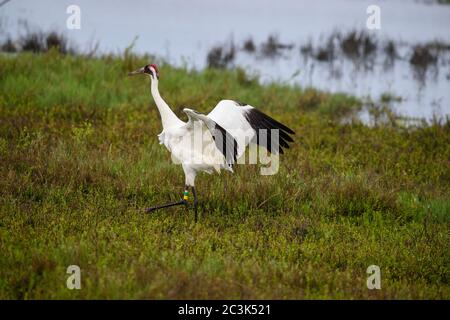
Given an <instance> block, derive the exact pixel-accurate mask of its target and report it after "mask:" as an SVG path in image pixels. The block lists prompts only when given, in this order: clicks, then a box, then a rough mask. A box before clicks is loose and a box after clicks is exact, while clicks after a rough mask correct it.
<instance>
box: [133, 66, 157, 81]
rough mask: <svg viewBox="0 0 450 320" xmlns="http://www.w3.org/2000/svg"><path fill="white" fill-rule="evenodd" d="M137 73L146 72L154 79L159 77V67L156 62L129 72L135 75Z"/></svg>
mask: <svg viewBox="0 0 450 320" xmlns="http://www.w3.org/2000/svg"><path fill="white" fill-rule="evenodd" d="M137 74H146V75H149V76H150V78H152V79H159V73H158V67H157V66H156V64H148V65H146V66H144V67H142V68H139V69H137V70H135V71H132V72H129V73H128V75H129V76H135V75H137Z"/></svg>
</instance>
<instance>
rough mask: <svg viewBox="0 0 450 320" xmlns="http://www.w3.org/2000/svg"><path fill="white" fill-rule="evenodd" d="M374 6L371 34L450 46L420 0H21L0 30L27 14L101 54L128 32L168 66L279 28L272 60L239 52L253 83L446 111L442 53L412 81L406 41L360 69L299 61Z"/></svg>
mask: <svg viewBox="0 0 450 320" xmlns="http://www.w3.org/2000/svg"><path fill="white" fill-rule="evenodd" d="M71 4H77V5H79V6H80V8H81V29H80V30H68V29H67V28H66V19H67V17H68V14H66V8H67V6H68V5H71ZM370 4H377V5H379V6H380V8H381V29H380V30H375V31H368V30H367V31H368V32H370V33H372V34H374V35H375V36H376V37H377V38H378V39H380V40H383V39H392V40H395V41H396V43H398V44H401V43H409V44H417V43H423V42H428V41H432V40H441V41H444V42H446V43H450V32H449V31H450V6H444V5H436V4H426V3H424V2H419V1H407V0H390V1H374V0H372V1H358V0H339V1H336V0H330V1H325V0H320V1H298V0H278V1H268V0H247V1H238V0H228V1H220V2H219V1H208V0H190V1H183V0H165V1H145V0H135V1H133V2H132V4H130V2H126V1H88V0H83V1H73V0H72V1H56V0H53V1H52V0H41V1H31V0H30V1H20V0H12V1H10V2H8V3H7V4H5V5H4V6H2V7H1V8H0V19H1V24H0V26H1V32H0V37H1V38H6V37H7V36H11V37H12V38H16V37H17V36H18V35H20V32H21V30H22V29H23V28H21V26H20V22H19V21H20V20H24V21H27V23H28V25H29V26H30V29H31V30H32V29H33V28H35V27H36V28H39V29H40V30H58V31H60V32H64V33H65V34H66V35H67V36H68V37H69V39H71V40H73V42H74V43H76V44H79V45H81V49H82V50H83V49H84V50H89V48H92V47H94V45H95V43H96V42H97V41H98V42H99V49H98V52H99V53H105V52H117V53H118V52H122V51H123V50H124V48H126V47H127V46H128V45H130V43H131V42H132V40H133V39H134V37H135V36H138V37H139V38H138V40H137V42H136V45H135V47H134V51H135V52H137V53H147V52H148V53H152V54H156V55H158V56H162V57H164V58H165V59H167V60H168V61H169V62H171V63H173V64H175V65H181V64H187V66H188V67H192V68H203V67H205V65H206V56H207V53H208V51H209V50H210V49H211V47H213V46H215V45H221V44H223V43H225V42H227V41H230V40H231V39H232V40H233V42H234V43H236V44H238V45H240V44H242V42H243V41H244V40H245V39H247V38H249V37H252V39H253V40H254V42H255V44H256V45H257V46H258V45H259V44H260V43H262V42H264V41H266V39H267V37H268V35H270V34H277V35H278V36H279V39H280V41H281V42H283V43H292V44H293V45H294V47H293V49H291V50H284V51H283V54H282V55H281V56H280V57H278V58H274V59H268V58H261V57H259V56H258V55H255V54H248V53H245V52H238V53H237V55H236V59H235V62H234V65H240V66H242V67H244V68H245V69H246V70H248V71H249V72H252V73H257V74H259V75H260V78H261V81H263V82H269V81H285V82H287V83H299V84H300V85H302V86H313V87H317V88H320V89H324V90H329V91H332V92H337V91H343V92H348V93H352V94H356V95H358V96H360V97H366V96H369V97H371V98H372V99H373V100H377V99H378V98H379V97H380V96H381V94H383V93H386V92H389V93H392V94H394V95H396V96H401V97H402V98H403V102H401V103H397V104H395V105H394V109H395V111H397V112H398V113H400V114H402V115H406V116H411V117H424V118H428V119H429V118H431V117H432V116H433V114H436V115H440V116H443V115H449V116H450V90H449V89H450V59H448V57H445V58H444V60H443V63H440V64H439V66H438V67H437V68H436V69H435V70H429V71H428V72H427V74H426V76H425V79H424V81H418V80H417V79H416V77H415V73H414V70H412V68H411V65H410V64H409V62H408V54H409V51H408V50H409V49H408V46H406V45H405V46H404V47H401V48H400V50H399V51H400V52H401V50H403V51H404V52H401V54H400V55H401V56H402V59H398V60H396V62H395V63H394V65H393V66H392V67H391V68H389V69H386V68H384V67H383V63H382V61H381V60H380V59H378V60H376V63H375V65H374V68H373V69H372V70H361V69H358V68H355V65H354V64H353V63H352V62H351V61H348V60H345V59H337V60H335V61H334V62H333V63H324V62H318V61H315V60H314V59H305V58H304V57H303V56H302V55H301V54H300V49H299V48H300V45H301V44H304V43H306V42H307V41H311V42H312V43H321V41H323V40H324V37H326V36H327V35H328V34H330V33H331V32H332V31H333V30H340V31H343V30H344V31H345V30H351V29H357V30H363V29H365V25H366V19H367V14H366V8H367V6H368V5H370Z"/></svg>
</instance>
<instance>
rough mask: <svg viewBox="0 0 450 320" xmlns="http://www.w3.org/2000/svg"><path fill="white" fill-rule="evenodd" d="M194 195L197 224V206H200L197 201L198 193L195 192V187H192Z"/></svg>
mask: <svg viewBox="0 0 450 320" xmlns="http://www.w3.org/2000/svg"><path fill="white" fill-rule="evenodd" d="M191 188H192V195H193V196H194V214H195V222H197V204H198V199H197V192H196V191H195V187H194V186H192V187H191Z"/></svg>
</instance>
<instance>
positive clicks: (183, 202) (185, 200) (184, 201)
mask: <svg viewBox="0 0 450 320" xmlns="http://www.w3.org/2000/svg"><path fill="white" fill-rule="evenodd" d="M192 193H193V196H194V214H195V216H194V219H195V222H197V216H198V214H197V207H198V205H197V204H198V200H197V193H196V191H195V187H192ZM188 200H189V191H188V190H187V187H186V189H185V190H184V193H183V199H181V200H180V201H178V202H171V203H166V204H163V205H159V206H154V207H150V208H146V209H144V211H145V212H146V213H150V212H153V211H156V210H159V209H164V208H170V207H174V206H180V205H185V206H187V205H188Z"/></svg>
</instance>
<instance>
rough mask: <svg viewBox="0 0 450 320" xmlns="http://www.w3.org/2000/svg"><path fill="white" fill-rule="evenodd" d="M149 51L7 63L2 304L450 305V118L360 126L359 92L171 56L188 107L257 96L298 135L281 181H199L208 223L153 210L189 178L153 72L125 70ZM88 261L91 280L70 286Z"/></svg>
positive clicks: (165, 70) (177, 211) (255, 101)
mask: <svg viewBox="0 0 450 320" xmlns="http://www.w3.org/2000/svg"><path fill="white" fill-rule="evenodd" d="M150 60H153V59H151V58H150V57H136V56H134V55H132V54H130V53H126V54H125V55H124V56H123V57H102V58H87V57H82V56H63V55H60V54H58V53H57V52H56V51H55V50H52V51H50V52H48V53H46V54H42V55H31V54H19V55H16V56H7V55H2V56H0V90H1V91H0V92H1V95H0V161H1V166H0V298H3V299H47V298H51V299H55V298H56V299H60V298H68V299H72V298H76V299H78V298H82V299H89V298H108V299H109V298H126V299H128V298H138V299H141V298H151V299H152V298H157V299H159V298H169V299H179V298H193V299H197V298H210V299H216V298H243V299H247V298H250V299H255V298H257V299H259V298H264V299H265V298H273V299H297V298H300V299H303V298H350V299H360V298H362V299H383V298H388V299H412V298H419V299H424V298H431V299H449V298H450V290H449V288H450V286H449V275H450V272H449V267H448V266H449V265H450V264H449V262H450V259H449V258H450V255H449V240H450V239H449V226H450V219H449V216H450V197H449V194H450V190H449V189H450V185H449V181H450V161H449V159H450V122H449V121H446V122H441V123H438V122H435V123H433V124H430V125H427V126H424V127H420V128H404V127H401V126H396V125H395V124H392V123H391V124H389V125H388V124H386V125H378V126H375V127H367V126H364V125H362V124H358V123H352V124H348V123H347V124H345V123H344V122H343V121H341V120H342V119H343V118H345V117H347V115H348V114H349V113H351V112H352V110H356V109H358V108H360V105H361V104H360V102H359V101H358V99H356V98H354V97H351V96H347V95H345V94H336V95H333V94H328V93H324V92H320V91H317V90H314V89H304V88H299V87H289V86H285V85H278V84H270V85H265V86H261V85H259V84H258V82H257V81H256V79H253V78H251V77H248V76H247V75H246V74H245V72H243V71H242V70H235V71H217V70H206V71H202V72H192V71H188V70H186V69H183V68H178V69H177V68H174V67H172V66H170V65H167V64H161V65H160V73H161V79H160V91H161V93H162V95H163V97H164V98H165V99H166V100H167V102H168V103H169V105H171V106H172V107H173V109H174V111H175V112H176V113H177V114H179V115H181V114H182V112H180V111H181V109H182V108H183V107H186V106H189V107H192V108H194V109H196V110H198V111H201V112H206V111H208V110H209V109H210V108H212V107H213V106H214V105H215V104H216V103H217V102H218V101H219V100H220V99H223V98H230V99H236V100H241V101H245V102H247V103H249V104H252V105H254V106H257V107H259V108H260V109H261V110H263V111H264V112H266V113H268V114H270V115H272V116H275V117H276V118H277V119H278V120H280V121H282V122H284V123H286V124H287V125H288V126H289V127H291V128H293V129H294V130H295V131H296V136H295V140H296V142H295V144H293V146H292V148H291V150H289V151H288V152H286V154H285V155H284V156H283V157H282V158H281V165H280V170H279V172H278V174H276V175H274V176H260V175H259V167H258V166H255V165H252V166H237V167H236V170H235V174H229V173H225V172H223V173H222V174H221V175H207V174H201V175H199V177H198V178H197V190H198V193H199V198H200V204H201V208H200V213H201V216H200V218H199V221H198V223H194V219H193V212H192V210H191V211H187V210H185V209H184V208H171V209H168V210H165V211H159V212H156V213H153V214H151V215H146V214H143V213H141V212H139V211H138V210H137V209H139V208H143V207H146V206H150V205H153V204H159V203H162V202H165V201H167V200H177V199H178V198H179V197H180V196H181V192H182V191H183V183H184V177H183V172H182V170H181V167H179V166H175V165H173V164H172V163H171V161H170V156H169V153H168V151H166V150H165V149H164V148H163V147H162V146H160V145H159V144H158V141H157V138H156V135H157V134H158V133H159V132H160V131H161V125H160V120H159V115H158V114H157V111H156V108H155V106H154V103H153V100H152V99H151V96H150V92H149V81H148V79H146V78H144V77H134V78H128V77H127V76H126V74H127V72H128V71H130V70H133V69H135V68H137V67H141V66H143V65H144V64H146V63H148V62H150ZM151 62H154V61H151ZM182 118H183V119H184V117H182ZM73 264H75V265H79V266H80V268H81V271H82V289H81V290H68V289H67V288H66V279H67V277H68V276H69V275H68V274H66V269H67V267H68V266H69V265H73ZM372 264H375V265H378V266H380V268H381V272H382V278H381V286H382V289H381V290H368V289H367V287H366V279H367V276H368V275H367V274H366V269H367V267H368V266H369V265H372Z"/></svg>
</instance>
